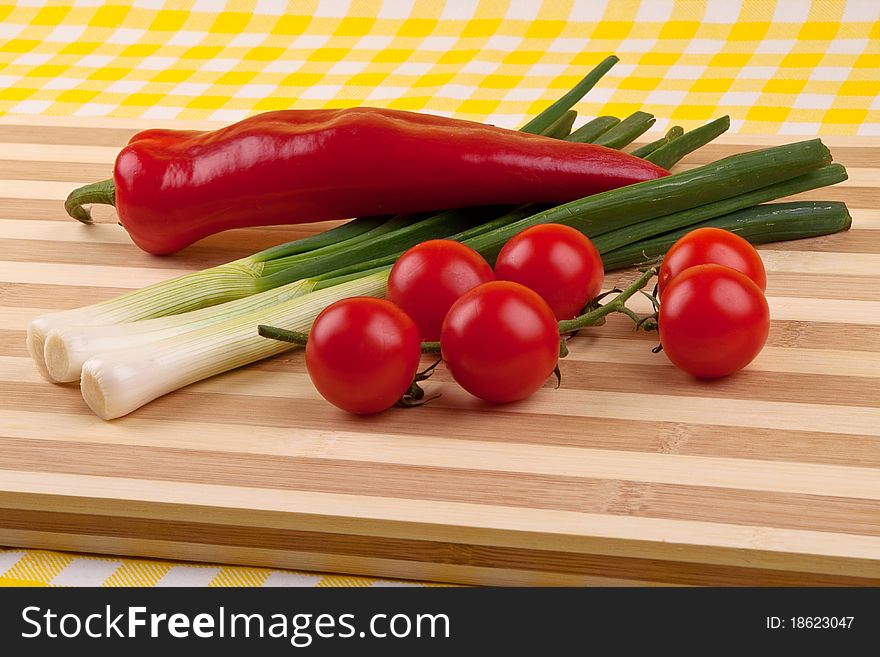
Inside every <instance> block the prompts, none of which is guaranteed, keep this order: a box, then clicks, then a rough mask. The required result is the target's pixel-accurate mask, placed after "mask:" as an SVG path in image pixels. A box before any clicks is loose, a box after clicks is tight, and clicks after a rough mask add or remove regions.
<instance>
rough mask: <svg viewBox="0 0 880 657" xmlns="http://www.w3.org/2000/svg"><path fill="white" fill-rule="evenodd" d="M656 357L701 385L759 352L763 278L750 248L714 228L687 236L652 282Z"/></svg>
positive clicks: (766, 317)
mask: <svg viewBox="0 0 880 657" xmlns="http://www.w3.org/2000/svg"><path fill="white" fill-rule="evenodd" d="M657 279H658V290H659V294H660V312H659V316H658V328H659V331H660V342H661V344H662V345H663V351H664V352H665V353H666V355H667V356H668V357H669V360H671V361H672V362H673V363H674V364H675V365H677V366H678V367H680V368H681V369H683V370H684V371H686V372H688V373H690V374H693V375H694V376H697V377H700V378H717V377H722V376H727V375H728V374H732V373H734V372H736V371H738V370H740V369H742V368H743V367H745V366H746V365H748V364H749V363H750V362H752V360H754V358H755V356H757V355H758V353H760V351H761V349H762V348H763V347H764V343H765V342H766V341H767V335H768V333H769V331H770V308H769V306H768V305H767V299H766V298H765V297H764V290H765V289H766V287H767V276H766V273H765V272H764V264H763V262H762V261H761V257H760V256H759V255H758V252H757V251H755V249H754V247H752V245H751V244H749V243H748V242H747V241H746V240H744V239H743V238H742V237H740V236H738V235H736V234H734V233H731V232H729V231H726V230H721V229H719V228H700V229H697V230H694V231H691V232H690V233H688V234H687V235H685V236H684V237H682V238H681V239H680V240H679V241H678V242H676V243H675V244H674V245H673V246H672V248H670V249H669V251H668V253H667V254H666V257H665V258H664V259H663V265H662V266H661V267H660V272H659V274H658V276H657Z"/></svg>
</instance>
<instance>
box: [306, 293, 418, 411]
mask: <svg viewBox="0 0 880 657" xmlns="http://www.w3.org/2000/svg"><path fill="white" fill-rule="evenodd" d="M420 357H421V338H420V337H419V330H418V328H416V325H415V323H414V322H413V321H412V319H410V318H409V317H408V316H407V315H406V313H404V312H403V311H402V310H401V309H400V308H398V307H397V306H396V305H394V304H393V303H391V302H390V301H386V300H384V299H375V298H373V297H351V298H349V299H343V300H341V301H338V302H336V303H334V304H332V305H330V306H328V307H327V308H325V309H324V310H323V312H321V314H320V315H318V317H317V318H316V319H315V322H314V324H313V325H312V330H311V331H310V332H309V340H308V342H307V343H306V367H307V369H308V371H309V376H310V377H311V379H312V383H314V385H315V388H317V390H318V392H319V393H321V396H322V397H324V399H326V400H327V401H329V402H330V403H331V404H333V405H334V406H337V407H338V408H341V409H342V410H345V411H348V412H350V413H358V414H368V413H378V412H379V411H384V410H385V409H386V408H389V407H391V406H393V405H394V404H395V403H396V402H397V400H398V399H400V397H401V396H403V394H404V393H405V392H406V391H407V389H408V388H409V386H410V384H411V383H412V381H413V377H414V376H415V374H416V371H417V370H418V367H419V358H420Z"/></svg>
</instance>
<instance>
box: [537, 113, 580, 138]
mask: <svg viewBox="0 0 880 657" xmlns="http://www.w3.org/2000/svg"><path fill="white" fill-rule="evenodd" d="M576 118H577V112H575V111H574V110H568V111H567V112H566V113H565V114H563V115H562V116H561V117H560V118H559V120H557V121H555V122H554V123H552V124H551V125H550V127H548V128H547V130H545V131H544V132H542V133H541V134H542V135H544V136H545V137H553V139H564V138H566V137H568V135H569V133H571V126H573V125H574V121H575V119H576Z"/></svg>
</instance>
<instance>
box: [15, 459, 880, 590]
mask: <svg viewBox="0 0 880 657" xmlns="http://www.w3.org/2000/svg"><path fill="white" fill-rule="evenodd" d="M0 474H2V477H3V480H5V481H7V482H8V485H7V490H8V491H9V492H8V493H3V492H0V502H3V501H5V500H6V499H9V496H10V495H13V494H15V495H17V499H18V500H19V503H18V505H17V508H21V509H25V510H32V511H44V510H52V511H56V512H75V513H82V512H87V513H96V512H99V511H100V513H102V514H103V515H105V516H108V517H110V518H113V519H115V518H118V517H132V516H135V517H144V518H153V519H157V520H166V519H173V520H180V519H184V520H185V519H188V518H192V517H198V518H199V519H200V521H201V522H217V521H219V522H224V523H236V524H238V522H237V521H240V519H241V514H242V509H237V508H230V507H228V506H224V505H223V504H222V503H221V502H220V501H221V500H223V499H224V496H225V495H226V494H227V493H228V492H230V491H234V494H235V496H236V499H238V500H239V503H240V504H241V505H245V506H246V508H247V517H248V519H249V523H248V524H249V526H257V527H279V528H288V527H290V526H291V521H292V520H295V522H296V526H297V527H298V528H299V529H302V530H306V531H311V530H316V529H317V530H320V531H324V532H328V533H330V534H337V533H345V534H357V535H372V536H388V537H398V538H408V539H418V540H444V541H453V542H456V543H462V542H469V543H476V544H483V545H502V546H509V547H525V548H528V549H562V550H565V551H567V552H570V553H578V554H589V553H593V554H606V555H614V556H628V557H636V558H644V557H647V558H654V559H658V558H659V559H663V560H680V559H681V560H688V561H693V562H696V563H702V564H726V565H750V566H751V567H770V568H774V569H779V570H787V571H792V570H803V571H806V572H819V573H836V574H841V575H845V574H858V575H859V576H863V577H877V576H878V575H880V568H878V567H877V564H876V563H875V561H874V560H875V559H876V557H877V555H878V554H880V539H878V538H876V537H872V536H856V535H851V534H845V535H844V534H834V533H827V532H816V531H806V530H784V529H774V528H771V527H755V526H747V525H728V524H715V523H706V522H699V521H691V520H671V519H662V520H659V519H655V518H643V517H632V516H617V515H604V514H590V513H578V512H570V511H553V510H545V509H530V508H522V509H518V510H517V513H516V514H510V513H505V512H503V509H501V508H498V507H492V506H483V505H473V504H462V503H457V502H444V503H442V504H439V505H438V504H437V503H435V502H432V501H426V500H419V499H413V500H397V499H387V498H381V497H373V496H367V495H339V494H332V493H313V492H307V491H297V492H295V493H294V492H290V491H285V490H278V489H274V490H271V491H270V490H267V489H253V488H234V489H232V488H229V489H226V488H224V487H218V486H211V485H203V484H190V483H179V484H174V485H173V486H169V485H162V482H152V481H148V480H141V481H138V482H134V481H133V480H126V481H117V480H114V479H112V478H111V479H107V478H101V477H92V476H85V475H64V474H59V475H57V476H55V477H53V478H52V479H51V480H50V481H45V482H43V481H38V480H37V479H35V477H34V475H33V474H30V473H20V472H13V471H6V472H0ZM132 484H136V485H137V487H138V492H139V495H138V497H139V501H138V502H135V503H132V501H130V499H129V498H130V497H131V495H130V493H131V492H132V491H131V486H132ZM35 486H36V487H37V490H38V491H39V492H37V493H34V490H35ZM84 491H88V492H89V494H90V495H91V496H92V499H91V500H89V499H87V498H84V497H82V492H84ZM340 509H345V510H346V515H345V517H340V516H339V515H338V511H339V510H340ZM194 511H196V514H195V516H194V515H193V512H194ZM427 517H430V518H432V522H426V521H425V519H426V518H427ZM707 545H710V546H711V548H709V549H706V546H707ZM829 557H831V558H830V559H829Z"/></svg>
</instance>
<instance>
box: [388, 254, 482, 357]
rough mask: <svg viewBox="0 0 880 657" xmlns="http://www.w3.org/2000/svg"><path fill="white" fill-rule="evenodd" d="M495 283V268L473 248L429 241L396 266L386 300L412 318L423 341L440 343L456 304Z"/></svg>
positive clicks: (404, 255) (398, 260)
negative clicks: (476, 289)
mask: <svg viewBox="0 0 880 657" xmlns="http://www.w3.org/2000/svg"><path fill="white" fill-rule="evenodd" d="M494 279H495V274H494V273H492V267H491V266H489V263H488V262H486V261H485V260H484V259H483V256H481V255H480V254H479V253H477V252H476V251H474V250H473V249H472V248H470V247H468V246H465V245H464V244H461V243H460V242H454V241H452V240H428V241H427V242H422V243H421V244H417V245H416V246H414V247H412V248H411V249H410V250H409V251H407V252H406V253H404V254H403V255H402V256H400V257H399V258H398V259H397V262H395V263H394V267H393V268H392V269H391V275H390V276H389V278H388V294H387V297H388V300H389V301H392V302H394V303H396V304H397V305H398V306H400V307H401V308H402V309H403V310H404V311H405V312H406V313H407V314H408V315H409V316H410V317H412V318H413V321H415V323H416V325H417V326H418V327H419V331H421V334H422V339H423V340H439V339H440V328H441V326H442V325H443V318H444V317H446V313H447V312H449V308H450V306H452V304H453V303H454V302H455V300H456V299H458V298H459V297H460V296H461V295H462V294H464V293H465V292H467V291H468V290H470V289H471V288H474V287H476V286H477V285H480V284H481V283H486V282H488V281H491V280H494Z"/></svg>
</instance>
